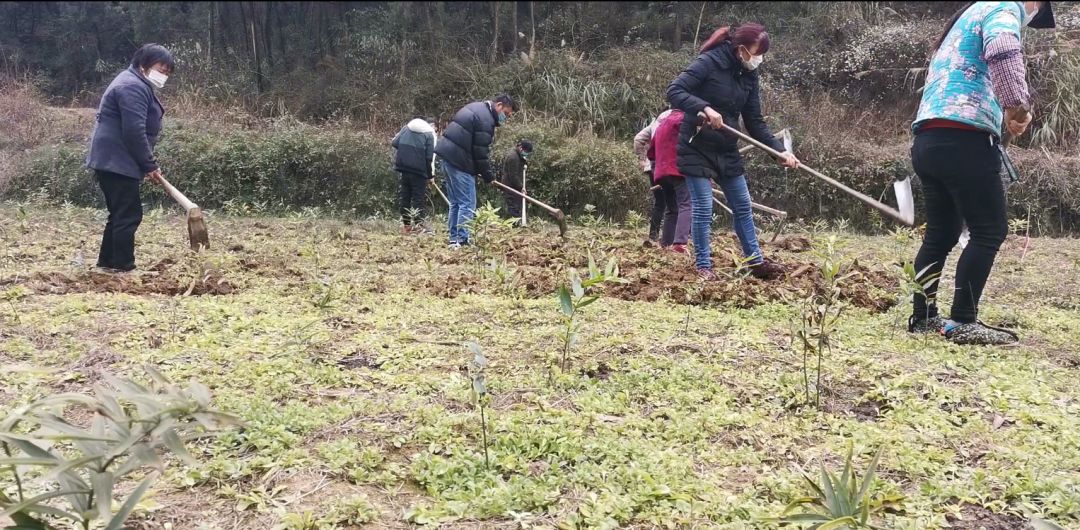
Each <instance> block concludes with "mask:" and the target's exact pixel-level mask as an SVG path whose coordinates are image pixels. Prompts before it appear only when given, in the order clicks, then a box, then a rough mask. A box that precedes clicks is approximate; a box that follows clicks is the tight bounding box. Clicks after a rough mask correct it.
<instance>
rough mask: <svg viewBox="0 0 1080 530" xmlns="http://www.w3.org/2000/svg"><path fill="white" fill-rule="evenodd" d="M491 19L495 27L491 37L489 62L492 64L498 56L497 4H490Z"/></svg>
mask: <svg viewBox="0 0 1080 530" xmlns="http://www.w3.org/2000/svg"><path fill="white" fill-rule="evenodd" d="M491 19H492V21H493V22H492V23H493V24H494V26H495V31H494V32H493V35H492V37H491V62H492V63H494V62H495V61H496V60H497V59H498V56H499V3H498V2H492V3H491Z"/></svg>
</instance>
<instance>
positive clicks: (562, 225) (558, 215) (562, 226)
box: [491, 180, 568, 238]
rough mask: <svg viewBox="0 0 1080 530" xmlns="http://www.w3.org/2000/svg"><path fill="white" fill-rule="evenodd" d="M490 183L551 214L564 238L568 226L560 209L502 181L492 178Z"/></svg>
mask: <svg viewBox="0 0 1080 530" xmlns="http://www.w3.org/2000/svg"><path fill="white" fill-rule="evenodd" d="M491 183H492V184H493V185H495V186H496V187H498V188H499V189H502V190H504V191H508V192H510V193H513V194H514V195H517V196H518V197H521V198H522V199H525V200H526V201H529V202H531V203H533V204H535V205H537V206H539V207H540V208H542V209H543V210H544V211H546V212H547V213H549V214H551V216H552V217H553V218H555V222H556V223H558V224H559V235H560V236H562V237H564V238H565V237H566V231H567V230H568V228H567V226H566V215H564V214H563V211H562V210H560V209H558V208H553V207H551V206H548V205H546V204H544V203H542V202H540V201H538V200H536V199H534V198H532V197H529V196H528V195H525V194H524V193H521V192H520V191H518V190H515V189H514V188H511V187H510V186H507V185H506V184H503V183H502V182H499V181H497V180H493V181H491Z"/></svg>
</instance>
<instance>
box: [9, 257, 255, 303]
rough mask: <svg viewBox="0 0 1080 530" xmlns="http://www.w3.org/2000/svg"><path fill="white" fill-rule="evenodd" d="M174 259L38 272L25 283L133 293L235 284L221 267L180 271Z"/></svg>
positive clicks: (190, 291)
mask: <svg viewBox="0 0 1080 530" xmlns="http://www.w3.org/2000/svg"><path fill="white" fill-rule="evenodd" d="M175 265H176V263H175V261H173V260H171V259H164V260H161V261H159V262H158V263H156V264H154V265H153V266H151V267H150V268H149V269H148V270H146V271H140V272H132V273H126V274H110V273H106V272H98V271H94V270H89V271H79V272H74V273H69V272H58V271H52V272H37V273H34V274H33V275H32V276H30V277H29V278H28V280H27V281H26V282H24V285H25V286H26V287H27V288H29V289H30V290H31V291H34V292H36V293H40V294H69V293H127V294H133V295H154V294H158V295H168V296H175V295H186V296H201V295H226V294H232V293H234V292H235V291H236V288H235V286H234V285H233V284H232V283H231V282H229V281H228V280H227V279H225V277H224V276H223V275H222V273H221V272H220V271H217V270H213V269H205V270H202V271H198V272H197V273H192V274H183V273H179V274H178V273H177V272H178V271H173V270H172V268H173V267H174V266H175Z"/></svg>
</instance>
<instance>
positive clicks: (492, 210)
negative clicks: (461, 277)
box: [466, 202, 517, 273]
mask: <svg viewBox="0 0 1080 530" xmlns="http://www.w3.org/2000/svg"><path fill="white" fill-rule="evenodd" d="M516 221H517V219H514V218H511V219H503V218H502V217H500V216H499V208H497V207H495V206H492V205H491V203H490V202H488V203H485V204H484V205H483V206H481V207H479V208H477V209H476V216H475V217H473V218H472V219H470V220H469V222H468V223H466V226H467V227H468V228H469V239H470V243H471V247H472V249H473V252H474V254H475V260H474V262H475V263H476V267H477V272H478V273H479V272H480V270H481V269H480V268H481V267H482V266H483V264H484V262H485V260H484V258H485V257H488V256H490V251H491V249H492V248H493V247H494V246H496V245H497V244H498V242H499V241H500V239H501V236H503V235H505V234H507V233H508V232H509V231H510V229H511V228H513V226H514V223H515V222H516Z"/></svg>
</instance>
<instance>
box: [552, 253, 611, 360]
mask: <svg viewBox="0 0 1080 530" xmlns="http://www.w3.org/2000/svg"><path fill="white" fill-rule="evenodd" d="M568 274H569V279H570V283H569V286H567V285H560V286H559V288H558V290H557V291H556V292H557V295H558V299H559V309H560V311H562V317H563V322H564V324H565V326H566V327H565V328H564V329H563V334H562V339H563V348H562V363H561V368H562V370H563V371H564V372H565V371H566V368H567V365H568V363H569V360H570V350H571V348H573V347H574V345H575V344H576V343H577V340H578V330H579V329H580V327H581V322H580V319H579V318H578V316H579V315H580V314H581V310H582V309H585V308H586V307H588V306H589V305H591V304H593V303H594V302H596V301H597V300H599V299H600V295H598V294H591V293H590V292H589V290H590V289H592V288H594V287H597V286H599V285H601V284H604V283H609V282H616V283H622V282H624V281H625V280H623V279H622V278H619V265H618V263H617V262H616V261H615V258H611V259H609V260H608V262H607V266H606V267H605V268H604V270H600V268H599V267H597V265H596V260H595V259H593V255H592V252H591V251H590V252H589V277H588V278H586V279H584V280H582V279H581V275H580V274H578V271H577V270H576V269H574V268H571V269H570V272H569V273H568Z"/></svg>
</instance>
